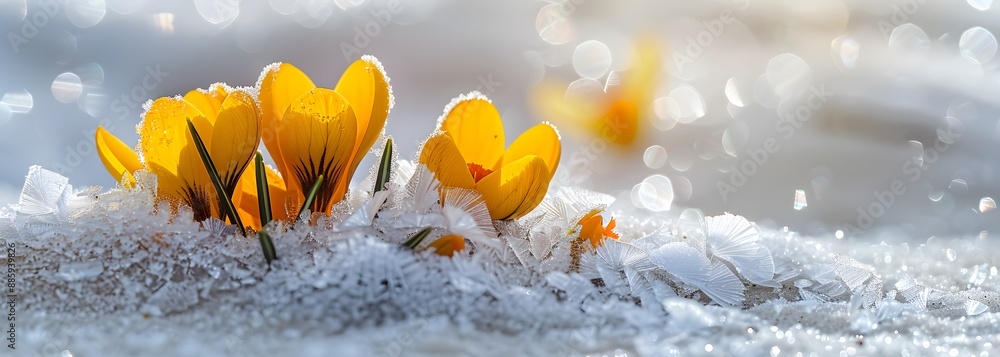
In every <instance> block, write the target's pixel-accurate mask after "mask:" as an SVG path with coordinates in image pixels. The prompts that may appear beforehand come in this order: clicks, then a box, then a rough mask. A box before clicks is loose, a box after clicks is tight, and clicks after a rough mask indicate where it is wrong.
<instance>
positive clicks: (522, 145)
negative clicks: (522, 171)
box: [494, 123, 562, 174]
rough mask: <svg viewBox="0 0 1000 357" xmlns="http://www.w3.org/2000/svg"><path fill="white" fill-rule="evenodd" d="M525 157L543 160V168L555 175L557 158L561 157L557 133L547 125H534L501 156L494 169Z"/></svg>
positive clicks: (557, 165)
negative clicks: (536, 157)
mask: <svg viewBox="0 0 1000 357" xmlns="http://www.w3.org/2000/svg"><path fill="white" fill-rule="evenodd" d="M527 155H535V156H538V157H540V158H542V160H545V166H546V167H548V168H549V173H550V174H555V172H556V168H557V167H559V157H560V155H562V143H561V142H560V140H559V133H558V132H557V131H556V128H555V127H553V126H552V124H549V123H542V124H538V125H535V126H534V127H532V128H531V129H528V131H525V132H524V133H523V134H521V136H518V137H517V140H514V143H513V144H511V145H510V148H508V149H507V151H506V152H504V154H503V160H502V161H501V162H500V163H499V164H498V165H497V166H496V167H495V168H494V170H496V169H499V168H500V167H501V166H503V165H507V164H509V163H511V162H514V161H516V160H518V159H520V158H522V157H525V156H527Z"/></svg>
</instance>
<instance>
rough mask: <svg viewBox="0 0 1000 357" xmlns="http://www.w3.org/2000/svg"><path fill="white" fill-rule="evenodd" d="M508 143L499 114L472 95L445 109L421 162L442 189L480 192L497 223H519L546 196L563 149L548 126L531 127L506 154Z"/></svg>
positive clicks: (486, 101) (552, 128) (422, 151)
mask: <svg viewBox="0 0 1000 357" xmlns="http://www.w3.org/2000/svg"><path fill="white" fill-rule="evenodd" d="M505 144H506V141H505V138H504V130H503V122H501V120H500V113H499V112H497V109H496V108H495V107H494V106H493V104H492V103H491V102H490V101H489V100H488V99H486V97H483V96H482V95H481V94H479V93H478V92H472V93H470V94H468V95H465V96H461V97H459V98H457V99H456V100H455V101H454V102H453V103H452V104H451V105H450V106H449V107H447V108H446V109H445V114H444V115H443V116H442V117H441V120H440V122H439V125H438V131H437V132H435V133H434V134H432V135H431V137H430V138H429V139H427V141H426V142H424V145H423V149H422V150H421V153H420V163H422V164H424V165H427V168H428V169H430V171H431V172H433V173H434V174H435V176H436V177H437V179H438V180H439V181H441V184H442V185H444V186H447V187H459V188H466V189H474V190H476V191H478V192H479V193H480V194H482V195H483V199H484V200H485V201H486V207H487V208H488V209H489V211H490V216H491V217H492V218H493V219H497V220H509V219H517V218H520V217H522V216H524V215H525V214H527V213H528V212H530V211H531V210H532V209H534V208H535V207H536V206H538V204H539V203H541V201H542V198H544V197H545V193H546V191H548V188H549V182H550V181H551V180H552V176H553V174H554V173H555V171H556V168H557V167H558V166H559V156H560V152H561V150H562V147H561V144H560V141H559V134H558V133H557V132H556V129H555V127H553V126H552V125H551V124H549V123H542V124H538V125H536V126H534V127H532V128H531V129H528V131H526V132H524V134H521V136H520V137H518V138H517V140H514V143H513V144H511V146H510V148H508V149H507V150H506V151H505V150H504V146H505Z"/></svg>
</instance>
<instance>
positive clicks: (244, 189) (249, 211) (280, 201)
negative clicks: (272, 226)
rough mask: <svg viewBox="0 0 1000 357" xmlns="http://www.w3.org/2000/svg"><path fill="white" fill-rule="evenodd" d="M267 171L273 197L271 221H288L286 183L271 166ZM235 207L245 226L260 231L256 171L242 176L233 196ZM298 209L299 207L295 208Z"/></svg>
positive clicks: (268, 184) (269, 191)
mask: <svg viewBox="0 0 1000 357" xmlns="http://www.w3.org/2000/svg"><path fill="white" fill-rule="evenodd" d="M264 169H265V171H267V187H268V193H269V194H270V195H271V197H270V201H271V219H274V220H279V221H280V220H285V219H288V204H287V203H288V202H286V201H287V198H288V192H287V191H286V190H285V182H284V181H282V179H281V175H279V174H278V171H275V170H274V169H273V168H271V167H270V166H265V167H264ZM233 205H234V206H236V211H237V212H238V213H239V215H240V217H241V218H242V219H243V224H246V225H249V226H250V227H252V228H253V229H255V230H258V231H259V230H260V228H261V225H260V205H259V203H258V201H257V177H256V171H254V170H246V171H244V172H243V175H242V176H240V181H239V184H237V186H236V193H234V194H233ZM295 209H298V207H295Z"/></svg>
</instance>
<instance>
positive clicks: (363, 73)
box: [334, 56, 392, 184]
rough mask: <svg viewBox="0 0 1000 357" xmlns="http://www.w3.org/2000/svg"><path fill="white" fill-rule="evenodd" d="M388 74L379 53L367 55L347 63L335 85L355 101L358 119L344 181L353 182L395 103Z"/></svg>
mask: <svg viewBox="0 0 1000 357" xmlns="http://www.w3.org/2000/svg"><path fill="white" fill-rule="evenodd" d="M387 78H388V77H386V75H385V73H384V72H383V70H382V64H381V63H379V62H378V60H377V59H375V57H372V56H364V57H362V58H361V59H359V60H357V61H354V63H353V64H351V66H350V67H347V70H346V71H344V74H343V75H341V76H340V81H339V82H337V87H336V88H335V89H334V90H335V91H337V93H340V95H342V96H343V97H344V99H347V102H348V103H351V108H352V109H354V116H355V118H357V120H358V137H357V140H356V141H355V145H354V146H355V147H354V153H355V155H354V158H353V159H352V160H351V167H350V169H349V170H348V177H347V179H346V180H344V181H343V182H344V184H350V182H351V179H350V178H351V176H353V175H354V171H355V170H357V167H358V165H359V164H360V163H361V160H362V159H363V158H364V156H365V154H367V153H368V151H369V150H371V148H372V145H374V144H375V140H377V139H378V138H379V135H381V133H382V128H383V127H385V119H386V117H387V116H388V115H389V107H390V105H391V104H390V103H392V99H391V97H392V88H390V87H389V82H388V79H387Z"/></svg>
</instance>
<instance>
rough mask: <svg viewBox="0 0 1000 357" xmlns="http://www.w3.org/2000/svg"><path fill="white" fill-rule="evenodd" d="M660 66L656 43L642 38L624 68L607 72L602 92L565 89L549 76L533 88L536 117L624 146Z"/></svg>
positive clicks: (639, 123) (639, 121) (637, 127)
mask: <svg viewBox="0 0 1000 357" xmlns="http://www.w3.org/2000/svg"><path fill="white" fill-rule="evenodd" d="M660 67H661V63H660V54H659V50H658V46H657V44H656V42H655V41H654V40H653V39H652V38H642V39H640V40H639V41H638V42H637V44H636V48H635V54H634V55H633V57H632V60H631V65H630V66H629V69H628V71H627V72H625V74H624V75H622V76H618V73H613V74H612V75H609V79H608V81H607V84H606V85H605V87H604V91H603V92H598V93H579V92H574V91H567V85H566V84H565V83H562V82H559V81H556V80H551V79H549V80H544V81H542V83H540V84H539V85H538V86H537V87H535V88H534V90H533V92H532V95H531V99H532V104H533V106H534V107H535V109H536V111H537V112H538V113H539V115H540V116H542V117H544V118H552V120H553V121H556V122H558V123H560V124H562V123H566V124H567V125H566V126H568V127H569V128H571V131H577V132H582V133H585V134H586V135H588V136H591V137H598V138H602V139H604V140H607V141H609V142H612V143H615V144H621V145H628V144H631V143H632V142H633V141H634V140H635V137H636V134H637V133H639V132H640V131H641V129H642V128H643V127H644V126H645V123H644V122H645V120H646V119H645V118H646V115H645V114H646V112H648V110H647V108H649V107H650V105H651V104H652V101H653V91H654V90H655V89H656V83H657V78H658V76H659V72H660V71H659V70H660Z"/></svg>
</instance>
